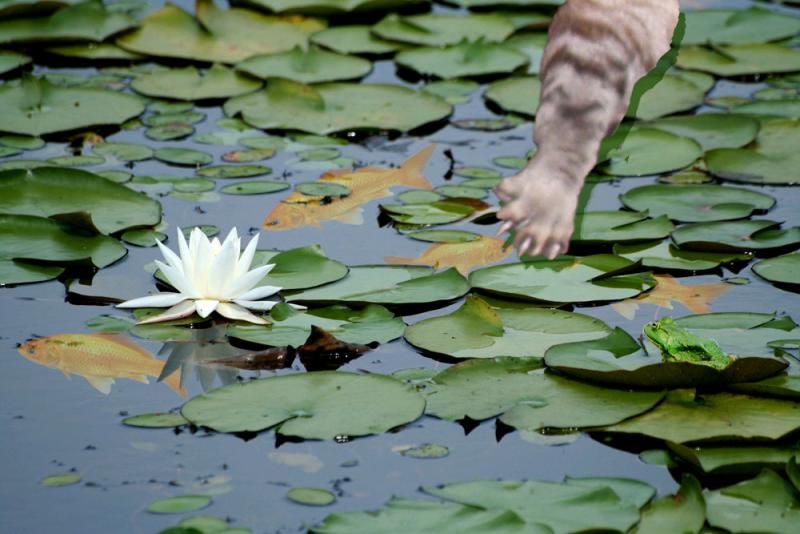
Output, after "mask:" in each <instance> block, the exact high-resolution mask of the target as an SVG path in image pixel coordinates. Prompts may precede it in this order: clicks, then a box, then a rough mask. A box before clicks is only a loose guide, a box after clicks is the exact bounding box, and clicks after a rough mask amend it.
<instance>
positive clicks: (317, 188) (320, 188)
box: [294, 182, 350, 198]
mask: <svg viewBox="0 0 800 534" xmlns="http://www.w3.org/2000/svg"><path fill="white" fill-rule="evenodd" d="M294 190H295V191H297V192H299V193H302V194H304V195H307V196H311V197H332V198H339V197H346V196H348V195H349V194H350V188H348V187H346V186H343V185H341V184H337V183H333V182H305V183H302V184H297V185H295V186H294Z"/></svg>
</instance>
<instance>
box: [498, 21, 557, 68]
mask: <svg viewBox="0 0 800 534" xmlns="http://www.w3.org/2000/svg"><path fill="white" fill-rule="evenodd" d="M530 13H531V15H535V14H536V12H530ZM502 14H503V15H504V16H506V17H508V18H509V19H511V21H512V23H515V22H516V21H515V14H517V15H523V16H524V14H525V13H522V12H518V11H510V12H507V13H502ZM503 44H504V45H506V46H510V47H512V48H515V49H517V50H519V51H520V52H522V53H523V54H525V55H526V56H528V74H539V68H540V67H541V62H542V56H543V55H544V47H545V46H546V45H547V33H545V32H530V31H528V32H520V33H516V34H514V35H512V36H511V37H509V38H508V39H506V40H505V41H503Z"/></svg>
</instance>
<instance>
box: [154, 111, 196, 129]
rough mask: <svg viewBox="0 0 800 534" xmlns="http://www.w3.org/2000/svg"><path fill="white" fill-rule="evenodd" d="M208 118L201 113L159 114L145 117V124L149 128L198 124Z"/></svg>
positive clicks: (176, 112)
mask: <svg viewBox="0 0 800 534" xmlns="http://www.w3.org/2000/svg"><path fill="white" fill-rule="evenodd" d="M205 118H206V116H205V114H204V113H200V112H199V111H180V112H178V111H175V112H169V113H157V114H155V115H150V116H148V117H145V118H144V120H143V122H144V123H145V124H146V125H147V126H162V125H169V124H196V123H198V122H202V121H203V119H205Z"/></svg>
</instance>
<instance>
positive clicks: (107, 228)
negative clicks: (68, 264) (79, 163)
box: [0, 167, 161, 234]
mask: <svg viewBox="0 0 800 534" xmlns="http://www.w3.org/2000/svg"><path fill="white" fill-rule="evenodd" d="M79 212H84V213H88V214H89V215H90V216H91V221H92V223H93V224H94V226H95V227H96V228H97V229H98V230H100V231H101V232H102V233H104V234H112V233H116V232H119V231H120V230H125V229H128V228H133V227H137V226H155V225H156V224H158V223H159V222H160V221H161V205H160V204H159V203H158V202H157V201H155V200H153V199H151V198H148V197H147V196H145V195H142V194H141V193H136V192H135V191H131V190H130V189H128V188H127V187H125V186H123V185H119V184H115V183H113V182H111V181H109V180H106V179H105V178H102V177H100V176H97V175H95V174H92V173H90V172H86V171H81V170H78V169H63V168H58V167H39V168H36V169H30V170H9V171H0V213H10V214H17V215H46V216H53V215H63V214H75V213H79Z"/></svg>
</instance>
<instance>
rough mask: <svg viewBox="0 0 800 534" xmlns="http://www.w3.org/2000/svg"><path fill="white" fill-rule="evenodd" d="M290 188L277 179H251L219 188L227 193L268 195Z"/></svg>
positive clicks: (221, 191)
mask: <svg viewBox="0 0 800 534" xmlns="http://www.w3.org/2000/svg"><path fill="white" fill-rule="evenodd" d="M286 189H289V184H288V183H286V182H279V181H277V180H250V181H247V182H236V183H235V184H228V185H225V186H223V187H221V188H220V189H219V192H220V193H224V194H226V195H266V194H269V193H277V192H279V191H285V190H286Z"/></svg>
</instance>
